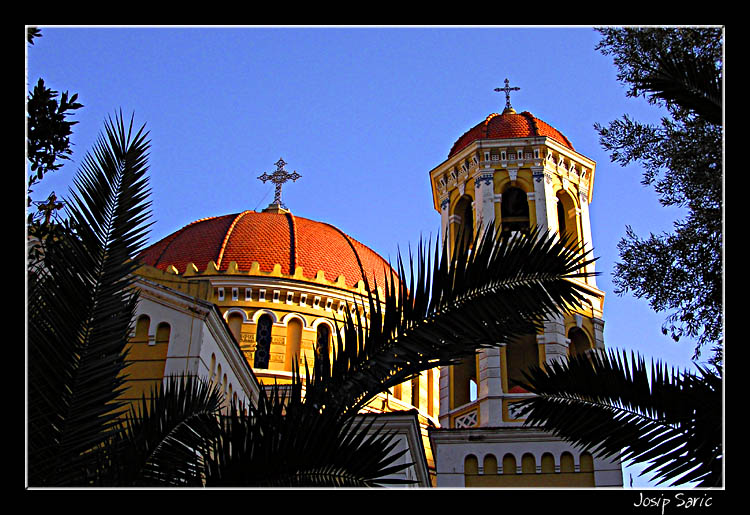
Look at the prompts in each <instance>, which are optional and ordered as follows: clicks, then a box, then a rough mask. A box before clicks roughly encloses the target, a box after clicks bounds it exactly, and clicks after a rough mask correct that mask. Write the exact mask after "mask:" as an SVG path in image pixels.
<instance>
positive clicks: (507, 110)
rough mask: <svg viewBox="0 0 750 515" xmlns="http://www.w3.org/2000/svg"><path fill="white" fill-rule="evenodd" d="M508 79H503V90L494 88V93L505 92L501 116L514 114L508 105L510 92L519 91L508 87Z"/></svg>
mask: <svg viewBox="0 0 750 515" xmlns="http://www.w3.org/2000/svg"><path fill="white" fill-rule="evenodd" d="M508 84H509V83H508V79H505V87H504V88H495V91H504V92H505V110H504V111H503V114H505V113H506V112H514V113H515V110H514V109H513V107H511V105H510V92H511V91H519V90H520V89H521V88H519V87H518V86H513V87H510V86H509V85H508Z"/></svg>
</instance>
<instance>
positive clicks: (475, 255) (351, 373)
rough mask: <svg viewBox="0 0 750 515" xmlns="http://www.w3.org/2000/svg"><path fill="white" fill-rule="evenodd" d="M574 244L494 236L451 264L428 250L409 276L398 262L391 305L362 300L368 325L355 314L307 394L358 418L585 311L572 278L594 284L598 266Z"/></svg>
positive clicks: (542, 237) (389, 288) (440, 250)
mask: <svg viewBox="0 0 750 515" xmlns="http://www.w3.org/2000/svg"><path fill="white" fill-rule="evenodd" d="M490 227H491V226H490ZM569 243H570V242H569V241H568V240H567V239H562V240H561V239H560V238H559V237H558V236H556V235H555V234H552V233H543V232H541V231H539V230H533V231H531V233H530V234H529V235H526V236H516V237H508V236H505V235H502V234H497V233H495V232H494V231H493V230H492V229H488V230H486V231H484V232H482V233H481V234H478V235H477V236H476V237H475V239H474V241H473V242H472V244H471V246H463V247H458V248H457V249H455V250H454V253H453V256H452V257H450V258H449V257H448V248H447V245H445V244H444V245H442V247H439V246H438V245H437V244H436V245H435V247H434V253H433V254H432V255H430V252H429V251H428V250H427V249H428V247H427V246H425V245H423V244H420V246H419V248H418V253H417V257H416V262H415V261H414V258H413V257H412V256H410V257H409V264H410V266H409V273H408V274H407V271H406V267H405V265H404V263H403V260H402V259H401V257H400V255H399V259H398V270H399V273H398V276H399V277H400V278H402V280H400V281H398V280H396V278H395V275H394V274H393V273H392V274H391V278H390V280H389V281H388V282H387V284H386V285H385V290H386V293H385V297H384V299H380V298H378V296H377V294H376V293H370V294H368V295H367V296H366V297H364V298H363V302H364V303H365V305H366V306H367V307H368V309H369V322H368V321H366V320H365V319H364V317H362V318H360V317H359V315H356V314H355V315H352V314H350V312H349V311H347V312H346V316H345V320H344V323H343V328H341V329H339V328H338V326H337V331H336V341H337V347H336V351H337V352H336V353H335V356H334V358H333V361H332V363H331V364H330V365H328V364H327V363H326V362H325V360H320V361H321V364H320V365H318V363H317V362H316V365H315V367H316V368H315V373H314V374H313V378H312V381H310V382H309V383H308V384H307V394H306V395H307V396H308V398H310V399H314V400H315V402H316V403H317V404H318V405H320V406H326V407H327V408H328V409H338V410H341V411H343V412H347V411H349V410H351V411H355V412H356V411H358V410H359V409H361V408H362V407H363V406H364V405H365V404H366V403H367V402H369V400H371V399H372V398H373V397H374V396H375V395H377V394H378V393H379V392H381V391H385V390H386V389H388V388H390V387H391V386H394V385H397V384H399V383H402V382H404V381H406V380H408V379H410V378H412V377H414V376H415V375H416V374H418V373H419V372H421V371H423V370H429V369H431V368H434V367H435V366H439V365H451V364H456V363H458V362H460V360H461V359H463V358H465V357H466V356H469V355H473V354H474V353H475V352H476V351H477V349H479V348H483V347H491V346H496V345H498V344H501V343H507V342H509V341H511V340H512V339H513V338H515V337H517V336H520V335H523V334H528V333H529V332H534V331H536V330H537V329H538V328H540V327H541V326H542V324H543V323H544V321H545V320H546V319H547V318H548V317H549V316H550V315H551V314H553V313H559V312H560V311H561V310H562V311H565V310H567V309H570V308H571V307H575V306H580V305H581V303H582V300H583V288H582V287H581V286H580V285H578V284H576V283H574V282H573V281H571V279H574V278H583V277H586V276H588V275H589V274H588V273H587V272H585V271H583V268H584V267H585V266H586V265H587V264H588V263H590V262H591V261H590V260H589V259H587V258H586V256H585V255H584V254H581V253H580V252H578V251H576V250H572V249H570V248H569ZM428 245H430V244H429V243H428ZM363 275H364V274H363ZM407 278H408V279H407ZM374 290H375V288H369V287H368V291H374ZM381 300H382V302H381ZM344 342H346V344H345V345H344Z"/></svg>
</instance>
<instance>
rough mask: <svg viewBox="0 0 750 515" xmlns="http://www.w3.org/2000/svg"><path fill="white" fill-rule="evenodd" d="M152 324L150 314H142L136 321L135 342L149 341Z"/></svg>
mask: <svg viewBox="0 0 750 515" xmlns="http://www.w3.org/2000/svg"><path fill="white" fill-rule="evenodd" d="M149 325H151V319H150V318H149V317H148V315H141V316H139V317H138V320H137V321H136V323H135V338H133V343H148V328H149Z"/></svg>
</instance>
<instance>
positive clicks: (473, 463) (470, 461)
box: [464, 454, 479, 476]
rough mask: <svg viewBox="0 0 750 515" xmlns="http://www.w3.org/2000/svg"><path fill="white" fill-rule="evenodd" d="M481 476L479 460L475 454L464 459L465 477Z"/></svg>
mask: <svg viewBox="0 0 750 515" xmlns="http://www.w3.org/2000/svg"><path fill="white" fill-rule="evenodd" d="M477 474H479V460H478V459H477V457H476V456H474V455H473V454H469V455H468V456H466V458H464V475H467V476H476V475H477Z"/></svg>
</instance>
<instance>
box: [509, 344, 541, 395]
mask: <svg viewBox="0 0 750 515" xmlns="http://www.w3.org/2000/svg"><path fill="white" fill-rule="evenodd" d="M505 352H506V356H507V374H508V389H509V390H512V389H513V388H514V387H520V385H521V384H523V383H525V382H526V378H525V377H524V375H523V373H524V371H528V370H529V368H531V367H532V366H538V365H539V344H538V343H537V341H536V335H534V334H527V335H524V336H521V337H519V338H516V339H515V340H513V341H512V342H510V343H509V344H508V345H507V346H506V348H505Z"/></svg>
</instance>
